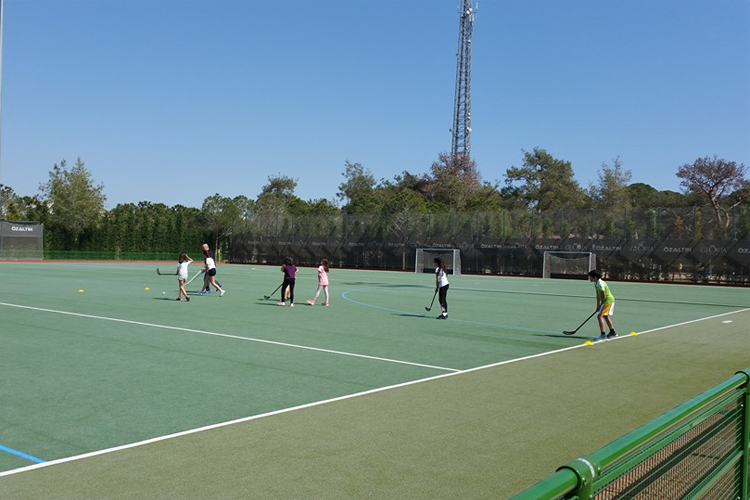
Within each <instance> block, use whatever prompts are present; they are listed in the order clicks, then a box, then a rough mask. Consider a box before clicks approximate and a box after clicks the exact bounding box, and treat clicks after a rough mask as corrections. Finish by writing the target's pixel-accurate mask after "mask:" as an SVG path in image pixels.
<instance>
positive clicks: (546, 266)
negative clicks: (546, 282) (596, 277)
mask: <svg viewBox="0 0 750 500" xmlns="http://www.w3.org/2000/svg"><path fill="white" fill-rule="evenodd" d="M553 255H568V256H571V257H572V256H574V255H578V256H580V257H581V260H582V259H583V258H585V257H587V256H588V265H587V267H588V269H587V270H586V273H588V272H589V271H593V270H594V269H596V253H594V252H585V251H584V252H577V251H568V250H546V251H545V252H544V256H543V260H542V278H543V279H552V278H553V275H554V274H558V275H561V274H568V273H555V272H554V271H553V269H552V259H551V257H552V256H553ZM568 276H570V277H580V278H585V275H581V274H574V273H569V274H568Z"/></svg>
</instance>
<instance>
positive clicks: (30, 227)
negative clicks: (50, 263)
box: [0, 220, 44, 260]
mask: <svg viewBox="0 0 750 500" xmlns="http://www.w3.org/2000/svg"><path fill="white" fill-rule="evenodd" d="M0 259H6V260H42V259H44V225H43V224H42V223H41V222H12V221H6V220H0Z"/></svg>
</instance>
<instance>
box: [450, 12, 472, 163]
mask: <svg viewBox="0 0 750 500" xmlns="http://www.w3.org/2000/svg"><path fill="white" fill-rule="evenodd" d="M458 3H459V31H458V53H457V54H456V56H457V58H458V64H457V68H456V100H455V102H454V105H453V128H452V129H451V133H452V134H453V144H452V146H451V154H452V155H453V156H457V155H464V156H469V155H470V153H471V35H472V33H473V31H474V13H475V12H476V9H477V8H478V7H479V5H478V4H475V5H474V8H472V6H471V4H472V0H458Z"/></svg>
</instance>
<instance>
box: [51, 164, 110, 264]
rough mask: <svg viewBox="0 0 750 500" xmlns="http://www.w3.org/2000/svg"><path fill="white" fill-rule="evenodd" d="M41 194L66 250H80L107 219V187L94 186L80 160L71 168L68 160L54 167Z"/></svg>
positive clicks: (54, 227)
mask: <svg viewBox="0 0 750 500" xmlns="http://www.w3.org/2000/svg"><path fill="white" fill-rule="evenodd" d="M39 190H40V191H41V192H42V194H43V196H44V198H45V201H46V202H47V203H48V204H49V206H50V216H49V225H50V226H51V228H50V229H52V232H53V234H56V235H57V236H58V238H59V239H60V244H61V245H62V247H63V249H65V250H72V249H80V248H81V246H82V244H83V239H84V236H85V235H86V234H87V233H88V234H89V236H90V234H91V233H92V232H93V231H95V230H96V228H97V227H98V225H99V221H100V220H101V218H102V216H103V215H104V202H105V200H106V196H104V194H103V191H104V186H103V185H101V184H99V185H95V184H94V181H93V179H92V176H91V172H89V170H88V169H87V168H86V166H85V165H84V163H83V161H81V159H80V158H78V159H77V160H76V163H75V165H74V166H73V167H72V168H68V166H67V164H66V162H65V160H62V161H61V162H60V164H59V165H57V164H55V166H54V167H53V168H52V170H51V171H50V173H49V180H48V181H47V182H45V183H43V184H41V185H40V186H39Z"/></svg>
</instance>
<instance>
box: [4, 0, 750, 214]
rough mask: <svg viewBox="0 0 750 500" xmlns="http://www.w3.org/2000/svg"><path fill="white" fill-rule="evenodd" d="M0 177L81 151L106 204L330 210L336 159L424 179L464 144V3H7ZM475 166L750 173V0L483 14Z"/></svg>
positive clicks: (505, 4)
mask: <svg viewBox="0 0 750 500" xmlns="http://www.w3.org/2000/svg"><path fill="white" fill-rule="evenodd" d="M2 1H3V4H4V9H5V21H4V22H5V24H4V33H3V59H2V64H3V67H2V144H1V147H2V149H1V158H0V183H2V184H5V185H8V186H10V187H12V188H13V189H14V190H15V192H16V193H17V194H20V195H34V194H38V187H39V184H40V183H42V182H45V181H46V180H47V178H48V173H49V171H50V170H51V169H52V167H53V165H54V164H55V163H59V162H60V160H62V159H65V160H67V161H68V163H69V164H73V163H74V162H75V160H76V158H77V157H80V158H81V159H82V160H83V161H84V163H85V164H86V166H87V168H88V169H89V170H90V171H91V172H92V174H93V177H94V180H95V181H96V182H97V183H100V184H103V185H104V193H105V195H106V196H107V207H108V208H113V207H114V206H116V205H117V204H118V203H129V202H134V203H135V202H138V201H150V202H154V203H157V202H160V203H165V204H167V205H176V204H182V205H186V206H194V207H200V206H201V204H202V202H203V200H204V199H205V198H206V197H207V196H211V195H213V194H215V193H219V194H221V195H222V196H229V197H234V196H237V195H245V196H247V197H249V198H253V199H254V198H255V197H256V196H257V195H258V194H259V193H260V192H261V189H262V187H263V185H264V184H266V183H267V180H268V177H269V176H275V175H279V174H280V175H286V176H289V177H292V178H294V179H296V180H297V182H298V186H297V189H296V191H295V193H296V194H297V196H299V197H300V198H302V199H305V200H309V199H318V198H326V199H329V200H332V201H335V200H336V197H335V195H336V193H337V191H338V186H339V184H340V183H341V182H342V181H343V177H342V173H343V171H344V162H345V161H347V160H348V161H350V162H352V163H360V164H362V165H363V166H364V167H365V168H367V169H369V170H370V171H371V172H372V173H373V174H374V175H375V177H376V179H393V177H394V176H395V175H398V174H400V173H402V172H403V171H409V172H411V173H415V174H417V173H426V172H428V171H429V168H430V165H431V164H432V163H433V162H434V161H436V160H437V158H438V155H439V153H440V152H444V151H448V150H449V149H450V145H451V136H450V133H449V129H450V127H451V121H452V116H453V96H454V86H455V72H456V50H457V44H458V2H457V0H399V1H390V0H265V1H260V0H201V1H194V0H180V1H178V0H2ZM472 62H473V72H472V126H473V132H472V136H471V144H472V156H473V157H474V159H475V160H476V161H477V165H478V167H479V170H480V172H481V173H482V176H483V179H484V180H485V181H488V182H492V183H494V182H498V181H499V182H501V183H502V182H503V181H504V174H505V171H506V170H507V169H508V168H509V167H511V166H521V164H522V162H523V150H527V151H529V150H532V149H533V148H534V147H537V146H538V147H541V148H544V149H546V150H547V151H548V152H550V153H551V154H552V155H553V156H555V157H556V158H559V159H563V160H567V161H570V162H571V163H572V165H573V169H574V171H575V176H576V179H577V180H578V182H579V183H580V184H581V185H582V186H583V187H588V185H589V184H590V183H595V182H596V181H597V174H598V172H599V171H600V169H601V166H602V164H603V163H607V164H609V165H611V164H612V161H613V159H614V158H616V157H619V158H620V161H621V162H622V165H623V167H624V168H625V169H626V170H630V171H631V173H632V182H643V183H647V184H650V185H652V186H653V187H655V188H657V189H659V190H666V189H669V190H674V191H679V179H678V178H677V177H676V176H675V172H676V171H677V167H678V166H680V165H682V164H685V163H693V161H695V160H696V159H697V158H699V157H703V156H714V155H716V156H718V157H721V158H724V159H727V160H734V161H737V162H738V163H744V164H745V165H749V166H750V90H749V89H750V2H748V1H747V0H483V1H481V2H480V3H479V10H478V13H477V16H476V22H475V25H474V37H473V52H472Z"/></svg>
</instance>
